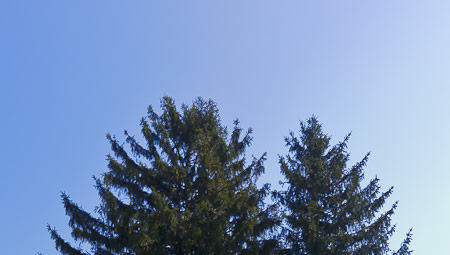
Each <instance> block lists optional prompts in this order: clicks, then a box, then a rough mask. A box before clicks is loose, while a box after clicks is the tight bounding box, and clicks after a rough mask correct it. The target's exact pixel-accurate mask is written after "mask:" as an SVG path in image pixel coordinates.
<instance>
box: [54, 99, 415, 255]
mask: <svg viewBox="0 0 450 255" xmlns="http://www.w3.org/2000/svg"><path fill="white" fill-rule="evenodd" d="M161 108H162V113H161V114H160V115H158V114H157V113H155V112H154V111H153V109H152V108H151V107H149V109H148V115H147V117H145V118H143V119H142V120H141V132H142V136H143V138H142V140H143V142H139V141H138V140H137V139H136V138H135V137H134V136H131V135H129V134H128V132H127V131H125V137H126V139H125V143H121V142H119V141H118V140H117V139H116V137H114V136H111V135H109V134H108V135H107V139H108V140H109V142H110V144H111V149H112V152H113V155H108V157H107V161H108V168H109V171H108V172H106V173H104V174H103V175H102V176H101V178H95V177H94V179H95V183H96V188H97V190H98V195H99V197H100V205H99V206H98V207H97V208H96V210H95V213H94V214H90V213H88V212H86V211H84V210H83V209H82V208H81V207H80V206H78V205H77V204H76V203H74V202H73V201H71V200H70V198H69V197H68V195H66V194H65V193H63V194H62V201H63V204H64V207H65V210H66V214H67V215H68V216H69V218H70V220H69V226H70V227H71V230H72V237H73V239H74V243H76V244H79V245H77V246H73V244H71V243H70V242H67V241H65V240H64V239H63V238H62V237H61V236H60V235H59V234H58V232H57V231H56V230H55V229H52V228H51V227H50V226H48V230H49V232H50V235H51V238H52V239H54V241H55V244H56V248H57V250H58V251H59V252H60V253H61V254H69V255H73V254H76V255H80V254H137V255H140V254H219V255H220V254H310V255H327V254H340V255H341V254H342V255H345V254H362V255H368V254H393V255H407V254H411V251H410V250H409V243H410V242H411V231H410V232H409V233H408V234H407V237H406V239H405V240H404V242H403V243H402V244H401V247H400V249H399V250H397V251H395V252H394V251H391V250H390V249H389V247H388V241H389V238H390V236H391V235H392V233H393V232H394V227H395V226H392V225H391V216H392V215H393V214H394V210H395V208H396V206H397V203H394V204H393V205H392V206H391V207H390V208H389V209H388V210H387V211H385V212H382V208H383V205H384V204H385V202H386V199H387V198H388V197H389V196H390V195H391V194H392V187H391V188H390V189H388V190H387V191H385V192H380V186H379V180H378V178H375V179H373V180H370V182H369V183H368V185H367V186H365V187H362V186H361V181H362V180H363V178H364V172H363V167H364V166H365V164H366V162H367V160H368V155H366V156H365V157H364V158H363V159H362V160H361V161H360V162H359V163H357V164H355V165H354V166H352V167H347V162H348V160H349V154H348V153H347V151H346V147H347V141H348V139H349V135H348V136H346V137H345V138H344V140H343V141H342V142H340V143H338V144H337V145H334V146H330V137H329V136H327V135H325V134H324V133H323V132H322V127H321V125H320V124H319V122H318V121H317V119H316V118H315V117H312V118H311V119H309V120H308V121H307V123H301V126H300V136H299V137H296V136H295V135H294V134H293V133H291V135H290V137H288V138H286V144H287V146H288V147H289V151H290V152H289V154H288V155H286V156H285V157H280V165H281V172H282V174H283V175H284V176H285V180H286V181H285V182H284V184H285V185H287V187H286V189H285V190H283V191H275V192H273V197H274V200H275V201H276V203H275V204H272V205H266V204H265V203H264V201H265V198H266V196H267V194H268V192H269V186H268V184H265V185H263V186H262V188H258V187H257V185H256V182H257V179H258V177H259V176H260V175H261V174H262V173H263V172H264V166H263V162H264V160H265V157H266V155H265V154H264V155H262V156H261V157H259V158H252V160H251V161H250V162H247V161H246V158H245V150H246V148H248V146H249V145H250V143H251V140H252V138H251V136H250V134H251V129H249V130H247V131H246V132H243V130H242V129H241V128H240V127H239V122H238V121H235V123H234V127H233V129H232V132H231V134H230V135H228V133H227V129H226V128H225V127H224V126H222V124H221V122H220V117H219V113H218V109H217V107H216V105H215V104H214V102H212V101H211V100H209V101H205V100H203V99H201V98H198V99H197V100H196V101H194V103H193V104H192V105H191V106H187V105H183V106H182V107H181V110H180V111H178V110H177V108H176V107H175V103H174V101H173V100H172V99H171V98H169V97H164V98H163V99H162V100H161Z"/></svg>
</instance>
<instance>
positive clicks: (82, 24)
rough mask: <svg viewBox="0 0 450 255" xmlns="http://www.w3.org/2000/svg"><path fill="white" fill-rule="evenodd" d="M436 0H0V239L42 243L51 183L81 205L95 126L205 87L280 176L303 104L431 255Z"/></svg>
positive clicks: (32, 249)
mask: <svg viewBox="0 0 450 255" xmlns="http://www.w3.org/2000/svg"><path fill="white" fill-rule="evenodd" d="M449 13H450V2H449V1H444V0H443V1H435V0H429V1H416V0H408V1H406V0H395V1H392V0H380V1H356V0H341V1H334V0H321V1H308V0H295V1H291V0H282V1H266V0H258V1H252V0H239V1H238V0H229V1H222V0H218V1H210V0H193V1H187V0H186V1H182V0H180V1H156V0H155V1H149V0H145V1H144V0H133V1H119V0H108V1H100V0H92V1H86V0H79V1H73V0H72V1H57V0H41V1H26V0H4V1H1V2H0V33H1V35H0V97H1V100H0V117H1V125H0V135H1V141H2V146H1V148H0V161H1V162H2V164H1V166H0V171H1V178H0V205H1V210H0V219H2V224H1V225H2V227H1V230H0V240H1V241H0V243H1V244H2V245H1V246H2V253H4V254H36V253H37V252H42V253H43V254H57V252H56V250H55V249H54V243H53V241H52V240H51V239H50V236H49V234H48V232H47V230H46V225H47V223H48V224H50V225H51V226H53V227H55V228H56V229H58V230H59V232H60V234H61V235H62V236H63V237H64V238H66V239H68V240H71V237H70V231H69V227H68V226H67V223H68V217H67V216H66V215H65V212H64V208H63V205H62V203H61V200H60V192H61V191H64V192H66V193H68V194H69V195H70V197H71V198H72V199H73V200H74V201H76V202H77V203H78V204H80V205H82V207H83V208H84V209H86V210H88V211H92V210H93V209H94V207H95V206H96V205H97V204H98V201H99V200H98V197H97V193H96V190H95V189H94V187H93V185H94V181H93V179H92V176H93V175H95V176H99V175H100V174H101V173H103V172H105V171H107V167H106V155H107V154H108V153H110V148H109V144H108V142H107V140H106V139H105V135H106V134H107V133H111V134H116V135H117V137H118V138H119V139H121V138H122V139H123V136H122V134H123V130H125V129H126V130H128V131H129V132H130V133H132V134H136V135H137V136H139V121H140V118H141V117H142V116H144V115H145V113H146V109H147V106H148V105H152V106H153V107H154V108H155V109H159V104H160V99H161V97H163V96H166V95H167V96H171V97H172V98H173V99H174V100H175V101H176V103H177V105H179V106H180V105H181V104H182V103H186V104H190V103H192V101H193V100H194V99H195V98H196V97H198V96H201V97H204V98H211V99H212V100H214V101H215V102H216V103H217V105H218V107H219V110H220V114H221V118H222V123H223V125H225V126H232V123H233V120H234V119H235V118H239V120H240V121H241V126H242V127H243V128H248V127H251V128H253V129H254V133H253V138H254V140H253V144H252V146H251V148H250V149H249V150H248V156H249V157H250V155H252V154H253V155H255V156H258V155H261V154H262V153H264V152H267V153H268V159H267V161H266V164H265V166H266V173H265V174H264V175H263V176H262V177H261V180H260V181H261V183H263V182H268V183H271V184H272V188H274V189H276V188H278V187H279V185H278V181H279V180H281V179H282V176H281V175H280V173H279V165H278V163H277V161H278V155H283V154H285V153H286V151H287V149H286V147H285V144H284V141H283V138H284V137H285V136H287V135H288V134H289V132H290V131H294V132H296V133H297V134H298V130H299V122H300V121H304V120H306V119H308V118H309V117H311V116H312V115H313V114H314V115H316V116H318V118H319V121H320V122H321V123H323V128H324V131H325V132H326V133H328V134H329V135H331V136H332V142H333V143H337V142H338V141H340V140H342V138H343V137H344V136H345V135H346V134H347V133H348V132H352V136H351V139H350V142H349V147H348V151H349V152H350V153H351V162H356V161H359V160H360V159H362V157H363V156H364V155H365V154H366V153H367V152H369V151H370V152H371V156H370V159H369V162H368V165H367V167H366V172H365V174H366V178H367V180H368V179H371V178H374V177H375V176H377V177H378V178H379V179H380V180H381V185H382V189H383V190H387V189H388V188H389V187H390V186H394V193H393V194H392V196H391V199H390V200H389V201H388V202H387V204H386V205H387V207H386V209H387V208H388V207H389V205H390V204H392V203H394V202H395V201H399V205H398V209H397V210H396V213H395V216H394V217H393V223H395V224H396V225H397V228H396V229H397V231H396V232H395V234H394V236H393V237H392V238H391V247H392V248H393V249H395V248H397V247H398V246H399V244H400V242H401V241H402V239H403V238H404V237H405V234H406V232H407V231H408V229H409V228H411V227H412V228H413V242H412V244H411V248H412V249H414V250H415V253H414V254H444V253H445V252H447V251H448V243H449V241H450V237H449V235H448V229H450V220H449V217H448V212H449V209H450V205H449V203H448V202H449V200H448V197H449V196H450V187H449V184H448V180H450V171H449V170H450V169H449V163H448V158H449V153H450V149H449V143H450V132H449V130H450V119H449V112H450V100H449V98H450V72H449V71H450V47H449V45H450V29H449V27H450V15H448V14H449Z"/></svg>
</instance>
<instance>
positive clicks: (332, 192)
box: [274, 117, 411, 255]
mask: <svg viewBox="0 0 450 255" xmlns="http://www.w3.org/2000/svg"><path fill="white" fill-rule="evenodd" d="M349 136H350V135H348V136H346V137H345V138H344V140H343V141H342V142H340V143H338V144H337V145H335V146H330V137H329V136H327V135H325V134H324V133H323V132H322V127H321V125H320V124H319V122H318V120H317V119H316V118H315V117H312V118H311V119H309V120H308V121H307V123H303V122H302V123H301V125H300V136H299V137H296V136H295V135H294V134H293V133H291V134H290V137H287V138H286V144H287V146H288V147H289V151H290V153H289V154H288V155H287V156H286V157H280V164H281V172H282V173H283V175H284V176H285V179H286V182H284V184H287V189H286V190H285V191H281V192H275V193H274V195H275V197H276V199H277V200H278V201H279V202H280V203H281V205H282V206H283V207H284V209H285V225H286V226H285V227H284V228H283V236H284V246H285V252H286V253H288V254H311V255H326V254H340V255H342V254H361V255H368V254H389V253H392V251H391V250H390V249H389V247H388V240H389V237H390V236H391V235H392V234H393V232H394V227H395V226H391V216H392V215H393V213H394V210H395V208H396V206H397V203H394V204H393V205H392V207H391V208H389V209H388V210H387V211H386V212H381V211H380V210H381V209H382V207H383V205H384V204H385V201H386V199H387V198H388V197H389V196H390V195H391V193H392V187H391V188H390V189H388V190H387V191H386V192H380V186H379V184H378V182H379V180H378V178H375V179H373V180H371V181H370V182H369V183H368V185H367V186H365V187H362V186H361V181H362V180H363V178H364V172H363V167H364V166H365V165H366V162H367V159H368V155H369V154H367V155H366V156H365V157H364V158H363V159H362V160H361V161H360V162H359V163H357V164H355V165H354V166H352V167H349V168H348V167H347V162H348V160H349V153H347V152H346V147H347V141H348V139H349ZM410 240H411V235H410V233H409V234H408V236H407V239H406V240H405V242H404V243H403V244H402V247H401V248H400V250H399V251H397V252H396V253H393V254H397V255H400V254H410V251H409V249H408V244H409V242H410Z"/></svg>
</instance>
